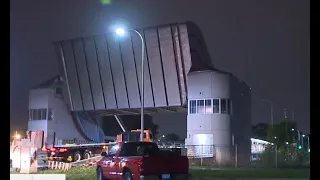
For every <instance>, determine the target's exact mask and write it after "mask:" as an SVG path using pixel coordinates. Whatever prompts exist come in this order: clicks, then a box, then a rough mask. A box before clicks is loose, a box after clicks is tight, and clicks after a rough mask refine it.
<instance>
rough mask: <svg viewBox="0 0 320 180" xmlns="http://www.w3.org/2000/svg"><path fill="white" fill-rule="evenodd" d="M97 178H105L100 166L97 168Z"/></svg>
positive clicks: (99, 179)
mask: <svg viewBox="0 0 320 180" xmlns="http://www.w3.org/2000/svg"><path fill="white" fill-rule="evenodd" d="M97 180H106V178H104V176H103V173H102V169H101V168H100V167H99V168H98V169H97Z"/></svg>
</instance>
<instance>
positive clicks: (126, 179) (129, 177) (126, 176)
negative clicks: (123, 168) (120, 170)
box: [123, 172, 133, 180]
mask: <svg viewBox="0 0 320 180" xmlns="http://www.w3.org/2000/svg"><path fill="white" fill-rule="evenodd" d="M123 179H124V180H133V177H132V174H131V172H126V173H125V174H124V178H123Z"/></svg>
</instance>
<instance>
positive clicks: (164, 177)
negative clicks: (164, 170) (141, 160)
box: [162, 174, 170, 180]
mask: <svg viewBox="0 0 320 180" xmlns="http://www.w3.org/2000/svg"><path fill="white" fill-rule="evenodd" d="M168 179H170V174H162V180H168Z"/></svg>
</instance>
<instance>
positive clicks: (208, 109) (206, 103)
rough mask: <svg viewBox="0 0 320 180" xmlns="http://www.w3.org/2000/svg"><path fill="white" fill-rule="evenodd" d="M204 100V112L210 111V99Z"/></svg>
mask: <svg viewBox="0 0 320 180" xmlns="http://www.w3.org/2000/svg"><path fill="white" fill-rule="evenodd" d="M204 102H205V103H204V107H205V109H204V110H205V113H212V107H211V99H206V100H205V101H204Z"/></svg>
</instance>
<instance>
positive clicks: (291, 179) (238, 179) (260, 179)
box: [191, 178, 310, 180]
mask: <svg viewBox="0 0 320 180" xmlns="http://www.w3.org/2000/svg"><path fill="white" fill-rule="evenodd" d="M191 179H192V180H309V179H310V178H297V179H296V178H191Z"/></svg>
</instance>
